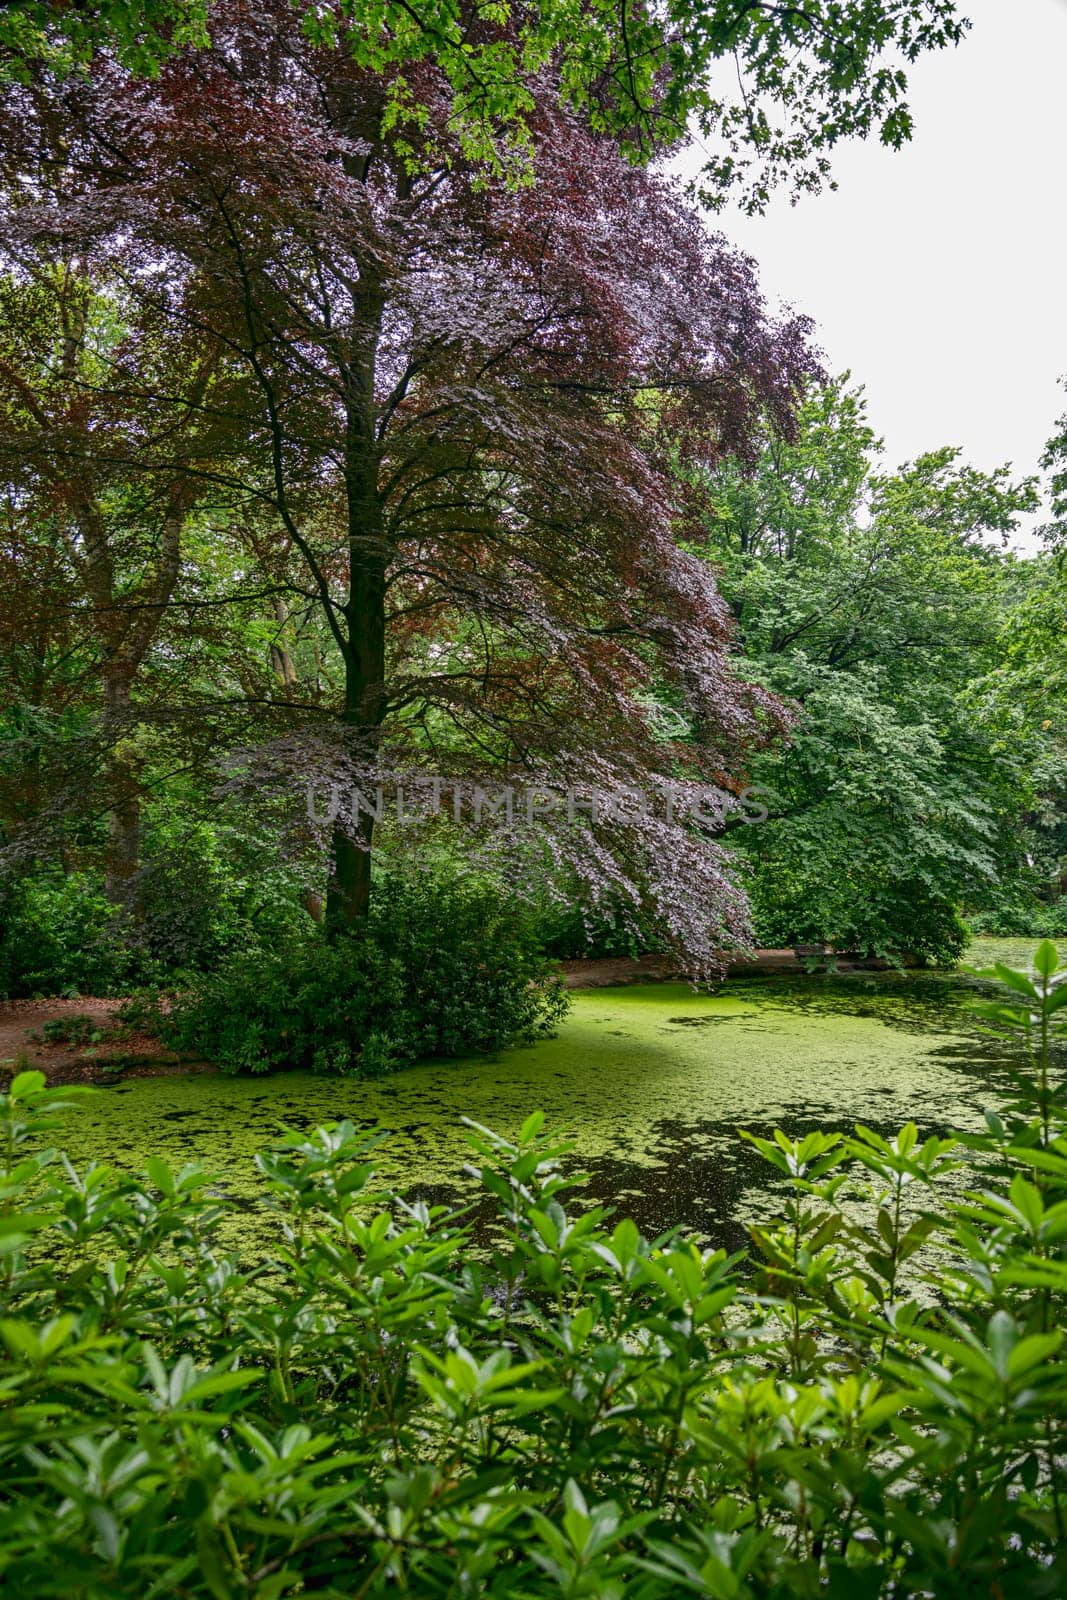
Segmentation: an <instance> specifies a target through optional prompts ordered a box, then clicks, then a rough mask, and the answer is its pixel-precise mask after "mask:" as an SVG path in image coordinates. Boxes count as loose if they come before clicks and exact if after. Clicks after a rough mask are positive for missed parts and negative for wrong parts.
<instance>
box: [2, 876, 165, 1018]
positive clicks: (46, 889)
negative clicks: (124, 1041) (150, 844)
mask: <svg viewBox="0 0 1067 1600" xmlns="http://www.w3.org/2000/svg"><path fill="white" fill-rule="evenodd" d="M157 970H158V969H154V968H153V966H152V964H151V963H150V962H148V961H146V960H145V958H144V957H143V956H141V955H137V954H135V953H133V952H132V951H131V950H130V948H129V946H128V942H127V928H126V925H125V922H124V920H123V918H122V917H121V916H120V915H119V914H118V913H117V912H116V911H115V908H114V906H112V905H111V903H110V902H109V901H108V900H107V899H105V897H104V894H103V891H102V889H101V888H100V887H99V884H98V882H97V881H96V880H95V879H94V878H93V877H91V876H90V875H89V874H88V873H82V872H73V873H70V874H69V875H67V876H63V875H60V874H55V875H44V874H42V875H39V876H35V877H27V878H22V879H19V880H17V881H16V882H13V883H10V884H8V885H7V886H6V887H5V888H4V889H3V890H2V891H0V996H4V997H6V998H8V999H14V998H17V997H19V996H21V995H39V994H71V993H73V994H99V995H108V994H118V993H121V992H122V989H123V988H124V987H125V986H126V985H128V984H129V983H131V982H137V981H139V982H142V983H143V982H145V981H147V980H148V979H150V978H151V977H152V976H154V975H156V972H157Z"/></svg>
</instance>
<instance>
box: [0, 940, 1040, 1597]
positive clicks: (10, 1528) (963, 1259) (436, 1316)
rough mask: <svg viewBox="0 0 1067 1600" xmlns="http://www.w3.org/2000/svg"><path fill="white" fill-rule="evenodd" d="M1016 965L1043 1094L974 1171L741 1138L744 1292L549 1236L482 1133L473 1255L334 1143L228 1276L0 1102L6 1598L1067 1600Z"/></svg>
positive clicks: (728, 1282) (517, 1155)
mask: <svg viewBox="0 0 1067 1600" xmlns="http://www.w3.org/2000/svg"><path fill="white" fill-rule="evenodd" d="M1039 958H1040V963H1041V965H1042V966H1043V967H1044V969H1045V975H1044V976H1043V977H1042V979H1041V980H1040V982H1039V984H1038V986H1037V987H1036V988H1035V986H1034V985H1033V984H1031V983H1030V981H1029V980H1028V979H1026V978H1025V977H1023V976H1022V975H1020V974H1009V979H1010V984H1011V991H1010V993H1009V1000H1008V1002H1007V1003H998V1004H996V1005H994V1006H992V1007H991V1008H990V1013H991V1020H992V1021H993V1022H994V1024H995V1025H1005V1026H1009V1027H1021V1028H1022V1029H1023V1031H1024V1032H1026V1033H1028V1035H1029V1038H1030V1041H1031V1043H1033V1045H1034V1046H1035V1051H1034V1056H1033V1064H1034V1069H1035V1076H1034V1077H1033V1078H1027V1079H1025V1080H1024V1079H1020V1080H1019V1093H1018V1096H1017V1098H1016V1100H1015V1102H1014V1103H1013V1105H1012V1106H1011V1107H1009V1108H1008V1109H1007V1110H1006V1111H1005V1113H1004V1117H1003V1119H1001V1118H1000V1117H998V1116H995V1115H992V1114H991V1115H990V1117H989V1126H988V1132H987V1134H986V1135H985V1136H984V1137H982V1138H973V1139H968V1140H966V1141H964V1142H963V1145H961V1146H960V1145H958V1146H953V1144H952V1141H949V1140H939V1139H936V1138H931V1139H929V1140H927V1141H926V1143H924V1144H921V1145H920V1144H919V1142H918V1139H917V1136H916V1132H915V1129H914V1127H906V1128H904V1129H902V1130H901V1132H900V1133H899V1134H898V1135H897V1136H896V1137H895V1138H894V1139H891V1140H887V1139H882V1138H879V1137H878V1136H877V1135H876V1134H874V1133H873V1132H871V1131H869V1130H866V1129H862V1128H861V1129H858V1130H857V1131H856V1134H855V1136H853V1137H851V1138H843V1137H841V1136H839V1135H836V1134H812V1135H809V1136H808V1137H807V1138H805V1139H803V1140H801V1141H799V1142H794V1141H790V1140H789V1139H787V1138H786V1137H785V1136H784V1135H781V1134H778V1135H776V1136H775V1138H774V1140H769V1141H764V1140H756V1141H754V1142H755V1143H756V1144H757V1145H758V1146H759V1148H760V1149H761V1150H762V1151H763V1153H764V1154H765V1155H766V1156H767V1158H768V1160H769V1162H770V1163H771V1164H772V1166H773V1167H774V1168H776V1169H778V1171H779V1172H780V1173H781V1175H782V1180H783V1185H784V1187H783V1214H782V1219H781V1221H780V1222H778V1223H776V1224H774V1225H772V1226H768V1227H759V1228H754V1229H753V1230H752V1238H753V1241H754V1244H755V1246H756V1247H757V1253H758V1256H759V1257H760V1260H761V1265H760V1266H759V1267H758V1268H757V1269H755V1271H754V1272H751V1271H747V1270H742V1267H741V1263H740V1262H739V1261H738V1259H737V1258H728V1257H727V1256H725V1255H724V1254H723V1252H722V1251H717V1250H706V1249H702V1248H700V1247H698V1246H697V1245H696V1244H693V1243H690V1242H687V1241H685V1240H684V1239H682V1238H680V1237H675V1238H670V1239H665V1240H662V1241H659V1242H658V1243H654V1244H650V1243H649V1242H648V1241H646V1240H645V1239H643V1238H642V1237H641V1236H640V1234H639V1233H638V1230H637V1228H636V1227H635V1226H634V1225H633V1224H632V1223H631V1222H628V1221H626V1220H621V1221H615V1220H609V1219H608V1218H607V1217H606V1215H605V1213H604V1212H603V1211H600V1210H593V1211H588V1210H585V1211H583V1210H582V1209H580V1208H575V1207H573V1206H572V1204H571V1202H570V1201H569V1199H568V1195H567V1188H568V1186H567V1184H566V1183H565V1182H564V1180H563V1179H562V1177H561V1176H560V1172H559V1169H558V1159H559V1156H560V1154H561V1151H560V1149H559V1147H553V1146H552V1145H551V1144H550V1143H549V1142H548V1141H547V1140H546V1139H545V1138H544V1137H543V1136H542V1133H541V1127H540V1118H539V1117H537V1116H535V1117H532V1118H531V1119H530V1120H529V1122H528V1123H527V1124H526V1126H525V1127H524V1129H523V1130H522V1133H521V1135H520V1137H519V1139H518V1141H517V1142H516V1143H514V1144H510V1143H508V1142H506V1141H505V1140H503V1139H500V1138H498V1137H496V1136H494V1135H493V1134H490V1133H488V1132H486V1131H484V1130H475V1132H474V1135H473V1137H472V1144H473V1146H474V1150H475V1152H476V1157H477V1160H478V1164H479V1167H480V1171H481V1180H482V1183H483V1185H484V1188H485V1190H486V1191H487V1193H488V1195H489V1197H490V1198H491V1199H492V1201H493V1202H494V1204H495V1208H496V1217H497V1222H496V1228H495V1248H494V1249H493V1250H492V1253H491V1255H490V1254H486V1258H485V1259H484V1260H479V1259H477V1258H476V1256H475V1255H473V1254H472V1249H471V1234H470V1228H469V1225H467V1224H465V1221H464V1217H463V1215H462V1214H455V1213H451V1214H450V1213H448V1212H446V1211H445V1210H443V1209H440V1208H436V1209H429V1210H428V1209H427V1208H426V1207H424V1206H422V1205H409V1204H405V1203H404V1201H403V1200H401V1199H399V1198H397V1197H395V1196H394V1197H392V1198H389V1199H387V1200H386V1202H385V1204H384V1208H383V1207H381V1203H380V1197H377V1198H378V1204H377V1205H376V1204H375V1203H374V1202H373V1201H372V1199H371V1197H370V1196H369V1195H368V1193H367V1186H368V1183H369V1181H370V1178H371V1174H372V1144H371V1143H370V1142H368V1141H367V1139H366V1138H361V1137H360V1136H358V1135H357V1134H356V1133H355V1132H354V1130H353V1129H352V1127H351V1126H350V1125H349V1124H347V1123H341V1124H339V1125H337V1126H334V1127H331V1128H323V1129H319V1130H317V1131H316V1132H315V1133H314V1134H313V1135H311V1136H310V1137H305V1136H303V1135H299V1134H295V1133H294V1134H292V1135H290V1136H289V1137H288V1138H286V1139H285V1140H284V1141H283V1143H282V1144H281V1145H280V1147H279V1148H277V1149H275V1150H273V1151H271V1152H269V1153H266V1154H264V1155H262V1156H260V1157H259V1158H258V1166H259V1170H260V1173H261V1175H262V1180H263V1193H264V1203H265V1204H267V1205H269V1206H271V1207H273V1208H274V1212H275V1216H276V1220H277V1236H278V1238H279V1240H280V1241H281V1242H280V1244H279V1248H278V1251H277V1255H276V1257H275V1258H274V1259H272V1260H270V1261H267V1262H264V1263H262V1264H261V1265H259V1266H257V1267H252V1266H250V1265H249V1264H248V1263H242V1262H240V1261H238V1260H234V1259H229V1258H225V1257H223V1256H220V1255H219V1254H218V1252H217V1250H216V1247H215V1244H214V1230H215V1226H216V1223H217V1221H218V1218H219V1216H220V1214H221V1212H222V1211H223V1209H224V1202H222V1201H220V1200H219V1199H218V1197H217V1195H215V1194H213V1193H212V1191H211V1188H210V1186H209V1183H208V1179H207V1178H206V1176H205V1175H204V1174H203V1173H201V1172H200V1171H198V1170H197V1169H195V1168H192V1167H189V1168H186V1169H185V1170H183V1171H182V1172H180V1173H177V1174H175V1173H172V1172H171V1171H170V1170H169V1169H168V1168H167V1167H166V1166H165V1165H164V1164H163V1163H162V1162H160V1161H153V1162H151V1163H150V1165H149V1170H148V1174H147V1177H146V1179H144V1180H143V1181H132V1180H128V1179H125V1178H121V1177H117V1176H116V1175H115V1174H113V1173H111V1172H108V1171H106V1170H104V1169H100V1168H96V1169H93V1170H91V1171H90V1172H88V1173H86V1174H82V1175H77V1174H75V1173H74V1172H73V1171H72V1170H70V1169H69V1168H64V1169H59V1168H58V1167H57V1164H56V1162H54V1161H49V1158H48V1155H47V1154H34V1153H31V1151H32V1149H33V1146H34V1142H35V1141H39V1139H40V1136H41V1134H42V1133H43V1132H45V1131H48V1130H49V1129H51V1128H52V1127H54V1126H55V1122H54V1118H53V1116H52V1112H53V1111H54V1110H55V1109H56V1106H55V1101H56V1098H57V1097H56V1096H54V1095H52V1096H50V1095H49V1094H48V1092H47V1091H46V1090H45V1089H44V1088H43V1086H42V1080H41V1078H40V1076H39V1075H37V1074H25V1075H23V1076H22V1077H21V1078H19V1079H16V1081H15V1083H14V1084H13V1086H12V1092H11V1095H10V1097H7V1098H5V1099H4V1100H3V1101H2V1102H0V1115H2V1119H3V1127H2V1128H0V1136H2V1139H3V1148H4V1149H5V1150H6V1164H5V1176H4V1178H3V1188H2V1190H0V1196H2V1198H0V1207H2V1210H0V1229H2V1232H0V1239H2V1243H3V1248H4V1252H5V1259H6V1263H7V1266H6V1271H5V1273H4V1274H3V1275H2V1277H0V1311H2V1316H0V1338H2V1340H3V1346H4V1349H5V1350H6V1355H5V1356H4V1359H3V1361H2V1362H0V1587H2V1589H3V1592H4V1594H5V1595H10V1596H12V1597H13V1600H14V1597H21V1596H33V1597H35V1600H36V1597H44V1596H63V1597H64V1600H104V1597H108V1600H113V1597H116V1596H130V1597H136V1600H151V1597H157V1596H158V1597H162V1596H189V1597H195V1600H199V1597H205V1600H207V1597H211V1600H229V1597H235V1596H255V1597H257V1600H276V1597H280V1596H287V1595H296V1594H303V1593H309V1592H314V1593H317V1594H322V1595H326V1596H334V1597H336V1600H340V1597H342V1596H344V1597H346V1600H355V1597H367V1600H370V1597H385V1596H394V1595H398V1594H406V1595H410V1596H418V1597H421V1600H433V1597H441V1600H445V1597H449V1600H452V1597H460V1596H465V1597H466V1596H498V1597H501V1600H504V1597H507V1600H511V1597H516V1596H521V1597H524V1600H537V1597H549V1596H568V1597H574V1600H578V1597H598V1600H618V1597H629V1600H677V1597H679V1596H685V1595H696V1596H705V1597H709V1600H754V1597H774V1600H793V1597H797V1596H801V1597H803V1596H811V1597H815V1596H820V1597H821V1596H829V1597H831V1600H874V1597H885V1600H902V1597H909V1596H914V1597H916V1600H918V1597H920V1596H922V1597H925V1596H931V1595H932V1596H936V1597H937V1600H953V1597H964V1596H973V1597H977V1596H1005V1597H1011V1596H1035V1597H1036V1596H1049V1597H1051V1596H1056V1595H1061V1594H1063V1593H1064V1592H1065V1588H1067V1545H1065V1542H1064V1517H1065V1511H1067V1503H1065V1489H1067V1486H1065V1484H1064V1451H1065V1449H1067V1428H1065V1424H1067V1368H1065V1365H1064V1362H1063V1350H1062V1347H1063V1330H1062V1321H1063V1310H1064V1304H1065V1292H1067V1256H1065V1246H1064V1241H1065V1239H1067V1115H1065V1112H1064V1108H1063V1091H1062V1087H1056V1086H1054V1085H1053V1084H1052V1082H1051V1080H1050V1077H1049V1067H1050V1061H1051V1050H1050V1045H1049V1041H1050V1038H1051V1034H1052V1032H1053V1029H1054V1026H1055V1023H1056V1020H1057V1018H1059V1019H1062V1018H1063V1017H1065V1016H1067V1004H1061V1002H1065V1003H1067V985H1063V986H1061V987H1059V988H1057V987H1055V986H1054V985H1053V984H1052V982H1051V971H1052V967H1053V960H1054V953H1053V952H1050V950H1049V948H1048V947H1043V953H1039ZM1031 1018H1033V1019H1035V1020H1033V1021H1031ZM964 1149H965V1150H966V1153H967V1159H968V1160H969V1161H970V1162H973V1163H974V1164H975V1165H974V1169H973V1171H972V1172H971V1173H970V1174H969V1175H968V1177H967V1183H968V1185H969V1188H968V1189H967V1190H966V1192H965V1191H964V1188H962V1187H961V1186H960V1183H959V1177H960V1174H959V1173H958V1172H957V1173H956V1181H955V1183H954V1185H953V1188H952V1190H951V1193H952V1194H954V1195H955V1196H956V1198H955V1199H952V1200H948V1199H946V1197H945V1194H944V1192H943V1187H942V1186H943V1181H944V1176H945V1174H946V1172H947V1171H948V1170H949V1168H950V1167H951V1166H952V1164H953V1160H954V1159H955V1157H956V1156H957V1155H958V1154H960V1152H961V1151H962V1150H964ZM950 1150H951V1151H952V1154H951V1155H950ZM857 1186H858V1187H859V1188H860V1189H861V1190H862V1191H864V1192H865V1193H866V1195H867V1199H868V1205H867V1206H866V1208H865V1209H860V1210H857V1209H856V1207H855V1206H853V1205H851V1204H846V1203H845V1201H846V1197H847V1196H848V1194H849V1193H850V1191H852V1190H854V1189H855V1188H856V1187H857ZM939 1193H940V1195H941V1198H940V1202H938V1195H939ZM923 1260H925V1261H926V1263H927V1264H928V1268H929V1270H927V1269H924V1268H922V1267H920V1262H921V1261H923Z"/></svg>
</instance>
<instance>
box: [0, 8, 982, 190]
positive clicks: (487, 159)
mask: <svg viewBox="0 0 1067 1600" xmlns="http://www.w3.org/2000/svg"><path fill="white" fill-rule="evenodd" d="M258 9H259V8H258V7H257V6H256V5H255V4H252V5H249V6H247V7H246V8H245V10H246V12H247V13H248V17H249V21H250V23H251V25H253V26H254V25H255V17H256V12H257V10H258ZM294 9H295V11H296V12H297V13H298V15H299V16H300V18H301V22H302V25H303V27H304V30H305V32H306V34H307V37H308V39H309V40H311V41H312V42H314V43H315V44H319V45H326V46H329V47H331V48H336V49H339V50H344V51H345V52H346V53H347V54H348V55H349V56H350V57H351V59H352V61H353V62H354V63H355V64H356V65H357V66H359V67H363V68H366V69H368V70H370V71H373V72H375V73H379V74H381V75H382V76H383V77H384V78H385V79H386V80H387V82H388V85H389V88H388V100H387V108H386V122H387V125H388V126H391V127H393V128H395V129H396V130H397V131H398V132H399V133H401V134H402V135H403V138H404V141H405V144H406V146H407V150H408V155H409V159H410V160H411V162H412V163H413V165H416V166H417V165H419V164H420V163H421V162H422V161H424V160H425V159H427V158H428V156H429V152H430V151H431V150H432V147H433V144H434V132H433V128H432V125H431V119H430V117H429V116H428V108H427V104H426V97H425V89H424V87H423V83H422V81H421V76H420V73H419V71H418V69H419V68H420V67H422V66H425V65H427V64H430V65H432V66H433V68H434V70H435V73H436V74H437V76H438V78H439V81H440V85H441V92H442V93H443V94H444V96H445V99H446V102H447V109H448V121H449V126H450V129H451V134H452V137H453V138H455V139H456V140H457V142H458V144H459V145H460V147H461V148H462V150H463V152H464V155H465V156H466V158H467V159H469V160H474V161H477V162H479V163H481V164H484V167H485V169H486V171H487V172H488V173H490V174H493V175H495V176H497V177H501V176H502V177H505V178H507V179H508V180H509V181H523V180H525V179H527V178H529V177H530V176H531V175H532V174H533V173H534V172H535V170H536V168H537V166H538V164H539V159H538V156H537V152H536V141H535V138H534V134H533V124H534V122H535V120H536V111H537V99H538V93H539V89H538V85H539V81H540V80H541V79H542V78H543V77H544V76H545V75H546V74H550V75H551V76H552V77H553V79H554V81H555V85H556V93H557V94H558V97H559V100H560V103H561V104H562V105H563V106H564V107H566V108H567V109H568V110H570V111H574V112H576V113H578V114H579V115H580V116H581V117H582V118H583V120H585V121H586V122H587V124H588V126H589V127H590V128H591V129H592V130H593V131H594V132H598V133H604V134H608V135H610V136H612V137H614V138H617V139H618V140H619V141H620V144H621V146H622V148H623V149H624V150H625V151H627V153H628V154H629V155H630V156H631V158H632V159H634V160H635V161H647V160H648V159H649V158H650V157H651V156H653V155H655V154H659V153H662V152H663V151H664V150H665V149H669V148H672V147H676V146H678V145H680V144H682V143H684V142H686V141H688V140H689V139H690V138H691V137H695V138H696V139H698V140H699V141H700V143H701V147H702V149H703V154H704V161H703V165H702V169H701V173H700V176H699V178H698V179H697V180H696V182H695V184H694V188H695V190H696V192H698V193H699V194H700V196H701V198H702V199H703V200H704V201H705V202H706V203H707V204H710V205H712V206H718V205H720V204H722V203H723V202H724V200H725V198H726V196H727V195H728V194H731V193H736V194H738V195H739V196H740V197H741V198H742V200H743V203H744V204H746V205H747V206H748V207H750V208H752V209H759V208H760V207H762V206H763V205H764V204H765V202H766V200H767V198H768V196H769V194H770V192H771V189H772V188H773V187H774V186H776V185H778V184H781V183H785V184H786V185H788V186H789V187H790V188H791V189H792V190H793V191H794V192H800V191H802V190H806V189H817V188H818V187H819V186H820V185H821V184H823V183H824V182H826V181H827V180H828V179H829V177H830V153H831V152H832V150H833V149H834V147H835V146H836V145H838V144H839V143H840V142H841V141H842V140H843V139H848V138H852V137H861V138H862V137H866V136H867V135H869V134H874V135H876V136H877V137H878V138H879V139H880V140H881V141H882V142H883V143H884V144H887V145H889V146H891V147H893V148H897V147H899V146H900V145H901V144H902V143H903V142H904V141H905V140H907V139H908V138H909V137H910V135H911V130H912V119H911V113H910V111H909V108H908V103H907V69H908V67H909V66H910V65H911V64H912V63H913V62H914V61H916V60H917V59H918V58H919V57H920V56H921V55H923V54H925V53H927V52H929V51H931V50H939V49H944V48H945V47H947V46H952V45H955V44H958V43H959V42H960V40H961V39H962V38H963V36H964V32H965V30H966V27H967V23H966V21H965V19H963V18H962V17H961V16H960V15H959V13H958V10H957V7H956V4H955V3H954V0H808V3H806V4H803V5H790V4H774V3H770V0H715V3H711V4H705V3H702V0H667V3H665V4H659V5H645V4H631V3H629V0H622V4H621V5H620V4H618V0H542V3H541V4H537V5H525V4H509V3H507V0H474V3H468V0H335V3H333V4H331V5H328V6H323V5H319V4H314V5H310V4H308V3H307V0H296V3H295V7H294ZM213 12H214V8H213V6H212V5H211V3H210V0H100V3H99V4H96V5H94V6H92V7H87V8H82V7H80V6H79V7H75V6H68V5H66V4H62V3H60V0H9V3H8V4H7V6H6V8H5V10H4V13H3V17H2V19H0V50H2V52H3V57H4V60H5V63H6V70H7V71H8V72H9V73H15V74H22V75H23V76H26V75H32V72H33V70H34V69H33V63H34V62H35V61H37V62H40V61H47V62H49V63H50V64H52V65H55V66H58V67H60V68H61V69H67V70H69V69H71V68H73V67H76V66H79V65H83V64H84V63H86V62H87V61H89V60H90V59H91V58H92V56H93V54H94V52H96V51H97V50H107V51H110V52H113V53H114V54H115V55H116V56H117V57H118V59H119V60H120V61H121V62H122V63H123V64H124V65H126V66H128V67H130V68H132V69H133V70H135V71H138V72H143V73H149V74H154V73H157V72H158V71H160V69H161V67H162V66H163V64H164V63H165V62H166V60H167V59H168V58H169V57H170V56H171V55H172V54H174V53H175V52H178V51H180V50H182V49H186V48H202V47H204V46H205V45H206V43H207V41H208V39H209V38H210V37H211V36H212V34H213V23H214V15H213Z"/></svg>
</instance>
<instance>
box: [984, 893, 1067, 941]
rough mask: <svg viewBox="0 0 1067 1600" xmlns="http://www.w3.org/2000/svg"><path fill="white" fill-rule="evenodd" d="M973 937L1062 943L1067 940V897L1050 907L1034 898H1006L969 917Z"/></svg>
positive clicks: (1029, 896)
mask: <svg viewBox="0 0 1067 1600" xmlns="http://www.w3.org/2000/svg"><path fill="white" fill-rule="evenodd" d="M967 926H968V927H969V928H970V930H971V932H972V933H988V934H994V935H995V936H996V937H997V938H999V939H1031V938H1041V939H1059V938H1063V937H1065V936H1067V895H1064V896H1063V897H1062V898H1061V899H1059V900H1056V901H1054V902H1053V903H1052V904H1051V905H1046V904H1045V903H1044V902H1043V901H1040V900H1038V899H1037V898H1036V897H1035V896H1033V895H1019V896H1017V897H1005V898H1004V899H1003V900H1001V901H999V902H998V903H997V904H996V905H995V906H989V907H986V908H984V909H983V910H981V911H973V912H971V913H970V915H969V916H968V917H967Z"/></svg>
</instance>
